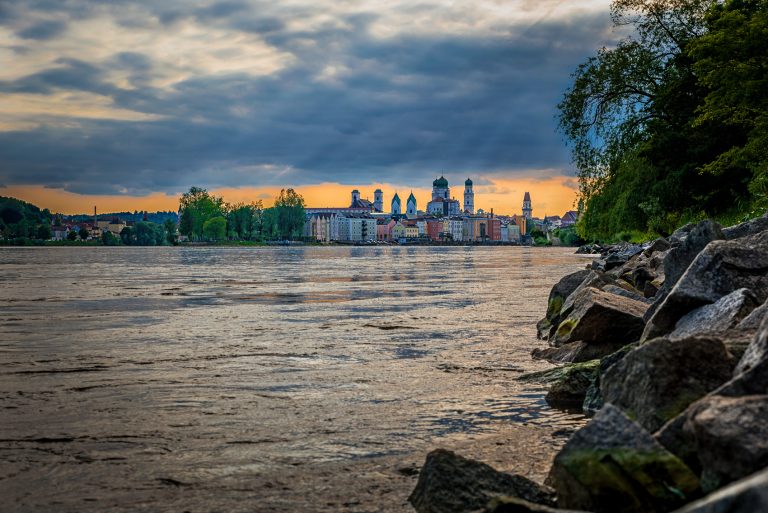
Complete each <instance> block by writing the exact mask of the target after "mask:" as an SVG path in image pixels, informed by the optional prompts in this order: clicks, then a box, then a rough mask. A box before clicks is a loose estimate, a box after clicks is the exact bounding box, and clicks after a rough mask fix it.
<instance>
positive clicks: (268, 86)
mask: <svg viewBox="0 0 768 513" xmlns="http://www.w3.org/2000/svg"><path fill="white" fill-rule="evenodd" d="M162 5H163V6H164V8H165V10H161V9H159V8H158V11H156V12H155V13H154V15H155V16H156V19H157V20H159V21H160V22H162V23H172V22H179V20H181V19H186V20H190V19H194V20H196V21H195V23H207V24H215V25H216V26H218V27H221V26H225V27H228V29H229V30H233V31H242V32H255V33H259V34H262V37H263V38H264V40H265V41H266V42H267V43H268V44H269V45H270V46H271V47H273V48H276V49H278V50H280V51H283V52H287V53H290V54H291V55H292V56H293V60H292V61H291V63H290V65H289V66H287V67H285V68H283V69H282V70H280V71H278V72H276V73H273V74H271V75H266V76H257V77H256V76H252V75H250V74H245V73H210V74H207V73H202V72H201V73H197V74H195V75H194V76H191V77H190V78H187V79H186V80H183V81H181V82H177V83H175V84H174V85H173V86H171V87H166V88H163V89H160V88H156V87H151V86H149V85H147V84H149V83H150V82H151V78H152V77H153V76H154V75H153V73H155V72H156V70H157V69H158V68H159V65H158V63H157V62H155V60H154V59H155V57H154V56H153V55H147V54H144V53H139V52H135V51H133V50H132V49H128V48H126V49H124V50H125V51H123V52H119V53H117V54H115V55H113V56H112V57H110V58H109V59H106V60H101V61H99V62H85V61H81V60H74V59H60V60H58V61H57V62H55V63H54V64H53V65H52V66H51V67H50V68H48V69H46V70H43V71H40V72H37V73H32V74H29V75H27V76H24V77H19V78H17V79H16V80H6V81H4V82H0V91H2V92H5V93H12V92H24V93H33V94H38V95H47V94H51V93H53V92H56V91H80V92H86V93H93V94H98V95H101V96H105V97H108V98H110V99H111V101H112V102H113V104H114V106H115V107H117V108H120V109H127V110H131V111H135V112H139V113H144V114H149V115H154V116H159V119H156V120H153V121H118V120H93V119H84V118H78V117H76V116H73V117H72V118H71V119H70V120H69V123H67V124H66V126H62V124H61V123H57V122H56V121H57V120H56V119H54V118H44V117H41V118H39V119H38V123H39V124H38V126H37V127H36V128H33V129H29V130H25V131H22V130H19V131H14V132H0V155H2V156H3V158H2V159H0V177H1V178H2V180H3V182H5V183H7V184H22V183H23V184H30V183H33V184H45V185H55V186H57V187H63V188H65V189H67V190H71V191H74V192H80V193H125V192H128V193H133V194H143V193H148V192H152V191H158V190H160V191H168V192H175V191H179V190H182V189H184V188H186V187H188V186H189V185H192V184H198V185H202V186H206V187H222V186H241V185H243V186H244V185H254V186H259V185H267V184H270V185H273V184H274V185H283V184H294V185H301V184H307V183H319V182H325V181H338V182H345V183H365V182H374V181H384V182H390V183H396V184H412V185H414V186H423V185H425V184H427V183H428V182H429V181H430V180H431V179H432V178H431V177H432V176H433V175H434V174H439V173H440V172H443V171H445V172H447V173H455V174H457V175H462V176H463V175H467V174H472V175H473V176H477V175H478V174H482V175H485V176H486V177H491V176H493V175H494V174H497V173H502V172H503V173H505V175H504V176H505V177H509V173H510V171H512V172H514V171H515V170H519V171H520V172H522V171H523V170H529V169H547V168H565V167H567V164H568V158H567V154H566V151H565V149H564V148H563V146H562V143H561V140H560V137H559V136H558V135H557V134H556V133H555V121H554V116H555V110H554V105H556V103H557V101H558V100H559V97H560V95H561V94H562V91H563V90H564V88H565V86H566V85H567V83H568V77H569V74H570V72H571V71H572V70H573V69H574V67H575V66H576V65H577V64H578V63H579V62H581V61H582V60H583V59H584V58H585V57H586V56H587V55H589V54H591V53H592V52H593V50H594V48H595V47H596V46H599V44H600V43H602V40H601V38H602V36H601V34H602V33H604V31H605V27H606V25H607V23H608V19H607V16H599V17H598V16H594V17H586V16H584V17H580V18H574V19H570V20H559V21H557V20H556V21H549V22H542V23H538V24H536V25H535V26H534V27H532V28H530V27H522V26H511V27H508V30H506V33H502V34H499V33H495V34H488V35H487V36H480V35H475V36H472V37H469V36H466V37H456V36H452V35H451V36H449V35H442V34H439V33H435V34H431V35H421V36H420V35H416V34H411V35H399V36H395V37H390V38H385V39H383V38H377V37H374V36H373V35H372V34H371V30H370V29H371V24H372V23H373V22H374V21H375V20H376V16H375V15H356V16H347V17H344V18H343V19H341V21H342V22H343V23H336V24H319V25H317V26H315V27H313V28H311V29H306V28H305V29H302V30H298V29H289V28H288V26H289V25H288V24H286V22H285V20H286V19H287V18H285V16H287V14H285V13H282V15H283V17H281V13H280V11H279V10H278V11H275V10H274V9H273V10H271V11H270V10H267V9H264V10H257V9H253V8H251V7H250V6H249V5H248V4H246V3H244V2H234V1H233V2H218V3H214V4H210V5H207V6H205V7H204V8H201V9H197V10H194V11H183V12H182V11H181V10H179V9H174V5H176V4H173V3H171V4H165V3H163V4H162ZM169 20H172V21H169ZM115 70H121V71H123V72H125V73H126V74H127V77H128V82H129V83H130V84H132V87H131V88H124V87H119V86H117V85H115V84H114V83H113V82H111V81H110V79H109V73H110V72H114V71H115ZM139 86H140V87H139ZM477 183H478V184H479V182H477Z"/></svg>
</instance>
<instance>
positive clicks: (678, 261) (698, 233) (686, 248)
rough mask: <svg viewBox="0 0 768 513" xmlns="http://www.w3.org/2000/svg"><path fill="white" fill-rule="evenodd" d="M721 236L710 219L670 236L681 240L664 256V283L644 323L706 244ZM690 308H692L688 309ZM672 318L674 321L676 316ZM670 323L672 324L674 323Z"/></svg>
mask: <svg viewBox="0 0 768 513" xmlns="http://www.w3.org/2000/svg"><path fill="white" fill-rule="evenodd" d="M686 230H687V231H686ZM723 238H724V236H723V232H722V230H721V228H720V225H719V224H717V223H716V222H714V221H711V220H706V221H702V222H700V223H698V224H697V225H694V226H690V225H686V226H684V227H683V228H680V229H679V230H678V231H676V232H675V233H673V234H672V235H671V236H670V240H671V241H673V242H674V241H678V240H681V242H680V243H679V245H677V246H676V247H673V248H672V249H670V250H669V252H668V253H667V255H666V257H665V258H664V285H663V286H662V288H661V289H660V290H659V293H658V294H657V301H656V303H655V304H654V305H653V306H652V307H651V308H650V309H649V310H648V313H647V314H646V317H645V320H646V323H647V322H650V319H651V317H652V316H654V315H655V313H656V309H657V308H659V307H660V306H662V305H663V302H664V299H665V298H666V297H667V295H668V294H669V293H670V292H671V291H672V289H673V288H674V286H675V285H676V284H677V282H678V280H679V279H680V278H681V277H682V276H683V274H684V273H685V271H686V269H688V266H689V265H690V264H691V262H693V260H694V259H695V258H696V257H697V256H698V254H699V253H700V252H701V251H702V250H703V249H704V248H705V247H706V246H707V244H709V243H710V242H712V241H713V240H721V239H723ZM729 292H730V291H729ZM710 302H714V301H710ZM696 306H700V305H696ZM692 309H693V308H691V309H690V310H692ZM684 313H685V312H684ZM678 318H679V317H678ZM674 320H675V321H676V320H677V318H676V319H674ZM672 325H673V326H674V323H673V324H672ZM669 328H670V329H671V326H669ZM663 334H664V333H663V332H661V333H654V334H653V335H649V336H648V337H645V338H653V337H657V336H660V335H663Z"/></svg>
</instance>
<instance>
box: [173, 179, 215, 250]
mask: <svg viewBox="0 0 768 513" xmlns="http://www.w3.org/2000/svg"><path fill="white" fill-rule="evenodd" d="M179 206H180V208H181V221H180V223H179V231H180V232H181V233H182V234H184V235H186V236H187V237H189V238H190V239H200V238H202V237H203V225H204V224H205V222H206V221H208V220H209V219H213V218H214V217H220V216H222V215H223V214H224V200H223V199H222V198H219V197H216V196H212V195H211V194H209V193H208V191H207V190H205V189H202V188H200V187H192V188H190V189H189V192H185V193H184V194H183V195H182V196H181V199H180V200H179Z"/></svg>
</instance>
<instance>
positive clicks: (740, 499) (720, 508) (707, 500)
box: [513, 469, 768, 513]
mask: <svg viewBox="0 0 768 513" xmlns="http://www.w3.org/2000/svg"><path fill="white" fill-rule="evenodd" d="M513 511H514V510H513ZM522 511H525V510H522ZM763 511H768V469H765V470H763V471H761V472H758V473H756V474H752V475H751V476H749V477H747V478H745V479H742V480H741V481H737V482H735V483H732V484H730V485H728V486H726V487H724V488H721V489H720V490H718V491H716V492H714V493H712V494H710V495H707V496H706V497H704V498H703V499H701V500H698V501H695V502H692V503H690V504H688V505H687V506H685V507H684V508H683V509H679V510H677V511H676V512H675V513H758V512H763Z"/></svg>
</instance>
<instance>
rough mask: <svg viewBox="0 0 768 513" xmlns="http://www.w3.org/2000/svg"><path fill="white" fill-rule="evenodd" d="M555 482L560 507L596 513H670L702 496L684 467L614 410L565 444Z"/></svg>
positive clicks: (603, 412) (557, 459)
mask: <svg viewBox="0 0 768 513" xmlns="http://www.w3.org/2000/svg"><path fill="white" fill-rule="evenodd" d="M550 479H551V482H552V485H553V486H554V488H555V490H556V492H557V500H558V506H560V507H563V508H573V509H584V510H588V511H594V512H595V513H655V512H666V511H671V510H673V509H674V508H676V507H679V506H681V505H683V504H685V503H686V502H688V501H690V500H691V498H694V497H695V496H696V495H697V493H698V490H699V482H698V478H697V477H696V475H695V474H694V473H693V472H691V470H690V469H689V468H688V467H687V466H685V464H684V463H683V462H682V461H680V460H679V459H678V458H677V457H676V456H674V455H673V454H671V453H670V452H669V451H667V450H666V449H664V448H663V447H662V446H661V445H659V444H658V443H657V442H656V441H655V440H654V439H653V438H652V437H651V436H650V435H649V434H648V433H647V432H646V431H645V430H643V428H641V427H640V426H639V425H638V424H636V423H634V422H632V421H631V420H629V418H627V417H626V415H624V413H622V412H621V410H619V409H618V408H616V407H615V406H613V405H611V404H606V405H605V406H604V407H603V409H602V410H600V412H598V414H597V415H595V418H594V419H593V420H592V421H591V422H590V423H589V424H587V425H586V426H585V427H583V428H582V429H580V430H579V431H577V432H576V433H575V434H574V435H573V436H572V437H571V439H570V440H569V441H568V442H567V443H566V445H565V447H564V448H563V449H562V450H561V451H560V453H558V455H557V456H556V457H555V461H554V464H553V466H552V470H551V473H550Z"/></svg>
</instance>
